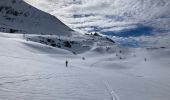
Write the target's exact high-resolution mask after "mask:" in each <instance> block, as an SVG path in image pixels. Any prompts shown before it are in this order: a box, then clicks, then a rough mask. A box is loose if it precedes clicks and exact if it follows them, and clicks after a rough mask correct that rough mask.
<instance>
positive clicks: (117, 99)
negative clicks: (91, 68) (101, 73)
mask: <svg viewBox="0 0 170 100" xmlns="http://www.w3.org/2000/svg"><path fill="white" fill-rule="evenodd" d="M103 83H104V84H105V86H106V88H107V90H108V92H109V93H110V95H111V96H112V100H120V99H119V96H118V95H117V94H116V92H115V91H114V90H113V89H112V87H111V86H110V84H109V83H108V82H107V81H103Z"/></svg>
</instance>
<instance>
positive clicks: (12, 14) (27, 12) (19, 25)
mask: <svg viewBox="0 0 170 100" xmlns="http://www.w3.org/2000/svg"><path fill="white" fill-rule="evenodd" d="M0 31H5V32H10V33H17V32H18V33H29V34H57V35H71V33H72V32H73V30H72V29H70V28H69V27H67V26H66V25H65V24H64V23H62V22H61V21H60V20H58V19H57V18H56V17H54V16H52V15H50V14H48V13H45V12H43V11H40V10H38V9H36V8H34V7H32V6H31V5H29V4H27V3H25V2H24V1H23V0H0Z"/></svg>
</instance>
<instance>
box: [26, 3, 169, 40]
mask: <svg viewBox="0 0 170 100" xmlns="http://www.w3.org/2000/svg"><path fill="white" fill-rule="evenodd" d="M25 1H26V2H28V3H30V4H32V5H33V6H35V7H37V8H39V9H41V10H43V11H45V12H48V13H50V14H52V15H54V16H56V17H57V18H59V19H60V20H61V21H63V22H64V23H65V24H66V25H68V26H69V27H71V28H72V29H74V30H77V31H79V32H80V33H87V32H100V33H103V34H106V35H111V36H118V37H131V36H132V37H140V36H143V35H147V36H149V35H152V34H156V33H161V34H163V33H165V32H167V31H169V30H170V10H169V9H170V1H169V0H25Z"/></svg>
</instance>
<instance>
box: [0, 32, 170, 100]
mask: <svg viewBox="0 0 170 100" xmlns="http://www.w3.org/2000/svg"><path fill="white" fill-rule="evenodd" d="M0 45H1V46H0V69H1V70H0V99H1V100H169V98H170V85H169V82H170V78H169V76H170V73H169V70H170V67H169V66H170V61H169V57H170V48H169V47H167V48H160V47H154V48H147V49H144V48H142V49H141V48H140V49H132V48H131V49H130V48H123V47H116V46H115V52H112V53H109V54H108V53H103V51H102V52H100V50H97V52H96V51H94V50H93V51H88V52H85V53H81V54H78V55H74V54H72V52H70V51H67V50H63V49H59V48H53V47H50V46H47V45H43V44H40V43H35V42H31V41H26V40H25V39H24V38H23V35H21V34H6V33H0ZM99 52H100V53H99ZM82 57H84V58H85V59H84V60H83V59H82ZM120 58H121V59H120ZM145 58H146V61H145ZM66 60H68V62H69V63H68V67H67V68H66V67H65V61H66Z"/></svg>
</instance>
